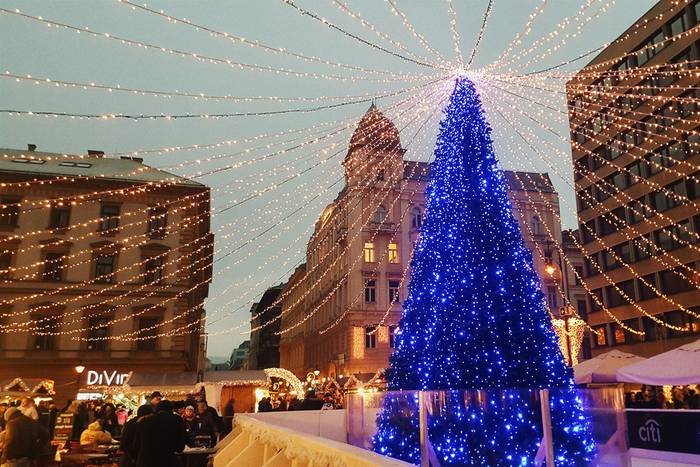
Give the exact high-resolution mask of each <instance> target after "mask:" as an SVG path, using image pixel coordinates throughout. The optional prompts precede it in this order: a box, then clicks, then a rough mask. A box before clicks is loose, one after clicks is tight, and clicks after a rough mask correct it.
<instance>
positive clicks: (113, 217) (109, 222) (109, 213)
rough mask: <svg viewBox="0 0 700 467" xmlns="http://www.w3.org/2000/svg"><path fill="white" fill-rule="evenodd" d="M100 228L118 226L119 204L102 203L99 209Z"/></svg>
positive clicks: (108, 228) (104, 229)
mask: <svg viewBox="0 0 700 467" xmlns="http://www.w3.org/2000/svg"><path fill="white" fill-rule="evenodd" d="M100 219H101V221H100V230H103V231H109V230H114V229H116V228H117V227H119V206H117V205H115V204H103V205H102V209H100Z"/></svg>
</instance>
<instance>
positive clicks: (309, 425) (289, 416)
mask: <svg viewBox="0 0 700 467" xmlns="http://www.w3.org/2000/svg"><path fill="white" fill-rule="evenodd" d="M345 415H346V413H345V410H293V411H289V412H258V413H250V414H246V416H247V417H250V418H254V419H256V420H260V421H261V422H265V423H270V424H272V425H275V426H280V427H283V428H289V429H290V430H294V431H297V432H299V433H306V434H309V435H313V436H319V437H321V438H327V439H332V440H333V441H338V442H340V443H347V442H348V437H347V430H346V427H345Z"/></svg>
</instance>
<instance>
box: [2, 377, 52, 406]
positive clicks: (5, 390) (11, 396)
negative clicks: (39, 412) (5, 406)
mask: <svg viewBox="0 0 700 467" xmlns="http://www.w3.org/2000/svg"><path fill="white" fill-rule="evenodd" d="M54 394H55V391H54V382H53V380H50V379H42V378H14V379H12V380H5V381H3V382H0V402H8V401H13V400H17V399H21V398H23V397H27V396H29V397H33V398H34V399H35V400H41V399H51V397H52V396H53V395H54Z"/></svg>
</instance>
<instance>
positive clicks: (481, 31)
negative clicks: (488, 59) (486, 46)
mask: <svg viewBox="0 0 700 467" xmlns="http://www.w3.org/2000/svg"><path fill="white" fill-rule="evenodd" d="M450 4H451V0H450ZM492 8H493V0H489V3H488V4H487V5H486V10H485V11H484V17H483V18H482V20H481V27H480V28H479V33H478V35H477V37H476V44H474V47H473V48H472V52H471V54H470V55H469V60H467V64H466V67H465V68H466V69H467V70H468V69H469V68H471V66H472V63H473V62H474V58H476V54H477V52H478V51H479V45H480V44H481V39H483V37H484V31H486V22H487V21H488V19H489V16H490V15H491V10H492Z"/></svg>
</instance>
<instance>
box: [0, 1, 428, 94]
mask: <svg viewBox="0 0 700 467" xmlns="http://www.w3.org/2000/svg"><path fill="white" fill-rule="evenodd" d="M0 13H5V14H10V15H15V16H18V17H21V18H24V19H27V20H32V21H38V22H41V23H44V24H45V25H47V26H49V27H56V28H58V29H66V30H70V31H74V32H76V33H78V34H81V33H82V34H87V35H89V36H93V37H100V38H104V39H109V40H113V41H117V42H119V43H121V44H124V45H130V46H134V47H137V48H140V49H145V50H152V51H156V52H159V53H163V54H167V55H177V56H179V57H184V58H187V59H191V60H194V61H196V62H200V63H207V64H210V65H220V66H224V67H229V68H232V69H239V70H247V71H250V70H253V71H259V72H269V73H275V74H278V75H285V76H290V77H295V78H313V79H328V80H335V81H342V82H347V81H352V82H356V81H367V82H377V83H391V82H393V81H410V80H421V79H426V78H430V77H431V76H434V75H430V74H424V75H421V76H420V77H414V76H405V75H402V74H400V73H397V74H396V77H395V78H391V77H384V78H372V77H365V76H343V75H335V74H327V73H317V72H302V71H296V70H292V69H288V68H278V67H271V66H267V65H256V64H250V63H243V62H237V61H234V60H231V59H227V58H220V57H212V56H208V55H203V54H198V53H194V52H190V51H187V50H179V49H171V48H168V47H164V46H161V45H157V44H152V43H148V42H142V41H137V40H132V39H127V38H125V37H120V36H116V35H114V34H111V33H107V32H99V31H92V30H90V29H88V28H79V27H77V26H73V25H70V24H66V23H61V22H58V21H51V20H47V19H45V18H42V17H39V16H33V15H29V14H26V13H23V12H21V11H20V10H19V9H16V10H9V9H7V8H0ZM429 66H431V67H432V65H429Z"/></svg>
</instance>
